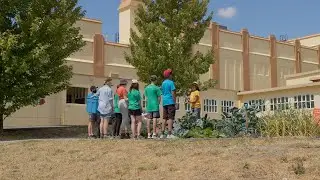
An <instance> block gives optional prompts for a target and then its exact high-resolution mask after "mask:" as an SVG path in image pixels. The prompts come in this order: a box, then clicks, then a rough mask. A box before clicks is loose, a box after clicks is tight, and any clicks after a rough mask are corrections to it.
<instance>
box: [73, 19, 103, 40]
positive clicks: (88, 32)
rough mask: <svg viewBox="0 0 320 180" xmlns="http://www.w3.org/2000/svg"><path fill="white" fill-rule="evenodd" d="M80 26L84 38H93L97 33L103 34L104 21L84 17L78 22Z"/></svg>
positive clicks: (77, 24)
mask: <svg viewBox="0 0 320 180" xmlns="http://www.w3.org/2000/svg"><path fill="white" fill-rule="evenodd" d="M76 26H77V27H80V34H82V35H83V38H86V39H93V36H94V35H95V34H102V23H101V22H100V21H97V20H89V19H83V20H80V21H78V22H77V23H76Z"/></svg>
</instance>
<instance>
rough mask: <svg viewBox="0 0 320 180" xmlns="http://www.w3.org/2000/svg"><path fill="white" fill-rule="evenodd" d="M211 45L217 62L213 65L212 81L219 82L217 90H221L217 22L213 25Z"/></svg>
mask: <svg viewBox="0 0 320 180" xmlns="http://www.w3.org/2000/svg"><path fill="white" fill-rule="evenodd" d="M211 43H212V50H213V55H214V60H215V62H214V64H213V65H212V79H214V80H217V84H216V86H215V88H220V48H219V25H218V24H217V23H215V22H212V23H211Z"/></svg>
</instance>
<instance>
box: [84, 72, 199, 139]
mask: <svg viewBox="0 0 320 180" xmlns="http://www.w3.org/2000/svg"><path fill="white" fill-rule="evenodd" d="M163 76H164V77H165V80H164V81H163V82H162V85H161V88H160V87H158V86H157V85H156V84H155V82H156V81H157V76H155V75H152V76H151V77H150V84H149V85H148V86H147V87H146V88H145V89H144V95H145V98H146V112H147V115H146V116H145V117H146V118H147V131H148V137H147V138H150V139H151V138H157V137H158V135H160V138H165V137H164V131H165V128H166V127H168V135H167V136H166V138H175V136H174V135H173V134H172V129H173V121H174V119H175V113H176V88H175V84H174V82H173V81H172V70H171V69H167V70H165V71H164V72H163ZM127 83H128V82H127V81H126V80H120V83H119V85H118V86H117V89H116V91H115V93H113V91H112V89H111V86H112V79H110V78H108V79H107V80H106V81H105V83H104V86H103V87H101V88H99V89H97V88H96V87H95V86H92V87H91V88H90V91H91V92H90V93H89V94H88V96H87V99H86V104H87V112H88V113H89V125H88V135H89V137H90V138H91V137H95V136H94V134H95V133H93V127H94V124H99V128H98V133H97V136H98V137H100V138H109V136H108V125H109V123H110V122H111V120H113V121H112V122H113V123H112V126H113V132H112V137H113V138H120V135H121V132H120V129H121V130H122V132H123V135H124V137H126V138H128V137H130V135H129V128H131V138H134V139H141V138H143V137H142V136H141V128H142V119H143V113H142V105H141V100H142V98H141V94H140V91H139V82H138V81H137V80H132V83H131V86H130V88H129V91H127V88H126V87H127ZM161 99H162V106H163V114H162V115H163V121H162V123H161V132H160V134H157V120H158V119H159V118H160V112H159V106H160V102H161ZM189 102H190V103H191V108H192V112H193V113H195V115H196V116H199V117H200V107H201V106H200V95H199V88H198V86H197V84H196V83H194V85H193V88H192V93H191V95H190V99H189ZM151 122H153V123H152V127H153V132H152V133H151V126H150V125H151ZM130 124H131V127H130Z"/></svg>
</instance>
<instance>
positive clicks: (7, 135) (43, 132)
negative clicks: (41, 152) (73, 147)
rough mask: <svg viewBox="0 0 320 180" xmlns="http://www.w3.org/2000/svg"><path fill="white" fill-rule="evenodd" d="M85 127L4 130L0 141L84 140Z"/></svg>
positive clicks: (85, 134)
mask: <svg viewBox="0 0 320 180" xmlns="http://www.w3.org/2000/svg"><path fill="white" fill-rule="evenodd" d="M86 137H87V126H65V127H44V128H43V127H41V128H23V129H4V133H3V135H1V136H0V141H13V140H27V139H59V138H86Z"/></svg>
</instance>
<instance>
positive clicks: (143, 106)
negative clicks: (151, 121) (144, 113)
mask: <svg viewBox="0 0 320 180" xmlns="http://www.w3.org/2000/svg"><path fill="white" fill-rule="evenodd" d="M146 103H147V102H146V96H145V95H142V108H146Z"/></svg>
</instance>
